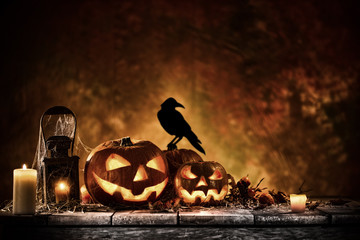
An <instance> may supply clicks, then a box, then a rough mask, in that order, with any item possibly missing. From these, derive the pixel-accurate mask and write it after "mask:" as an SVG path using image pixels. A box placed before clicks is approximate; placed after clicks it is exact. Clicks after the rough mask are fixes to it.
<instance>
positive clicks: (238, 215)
mask: <svg viewBox="0 0 360 240" xmlns="http://www.w3.org/2000/svg"><path fill="white" fill-rule="evenodd" d="M179 224H180V225H253V224H254V216H253V215H252V214H251V213H250V211H249V210H245V209H211V210H207V209H201V210H192V211H184V210H182V211H180V212H179Z"/></svg>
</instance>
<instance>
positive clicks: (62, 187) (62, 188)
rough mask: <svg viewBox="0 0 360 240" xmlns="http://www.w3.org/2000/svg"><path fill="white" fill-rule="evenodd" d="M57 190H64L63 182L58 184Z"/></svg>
mask: <svg viewBox="0 0 360 240" xmlns="http://www.w3.org/2000/svg"><path fill="white" fill-rule="evenodd" d="M59 188H60V189H61V190H64V189H65V183H63V182H61V183H59Z"/></svg>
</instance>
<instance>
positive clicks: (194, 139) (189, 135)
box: [185, 130, 205, 154]
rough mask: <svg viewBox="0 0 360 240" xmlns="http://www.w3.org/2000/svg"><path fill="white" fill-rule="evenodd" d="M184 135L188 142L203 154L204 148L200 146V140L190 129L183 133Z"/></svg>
mask: <svg viewBox="0 0 360 240" xmlns="http://www.w3.org/2000/svg"><path fill="white" fill-rule="evenodd" d="M185 137H186V138H187V139H188V140H189V142H190V143H191V144H192V145H193V146H194V147H195V148H196V149H197V150H198V151H199V152H202V153H203V154H205V150H204V149H203V148H202V147H201V145H200V143H201V141H200V140H199V139H198V137H197V136H196V135H195V133H194V132H192V131H191V130H190V131H189V132H188V133H187V134H186V135H185Z"/></svg>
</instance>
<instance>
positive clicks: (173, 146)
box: [167, 136, 178, 151]
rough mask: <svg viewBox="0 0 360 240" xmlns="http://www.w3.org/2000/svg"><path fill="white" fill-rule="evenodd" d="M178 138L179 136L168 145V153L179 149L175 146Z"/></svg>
mask: <svg viewBox="0 0 360 240" xmlns="http://www.w3.org/2000/svg"><path fill="white" fill-rule="evenodd" d="M176 138H178V137H177V136H175V137H174V139H173V140H171V142H170V143H169V144H168V145H167V148H168V151H171V150H175V149H177V146H176V144H174V142H175V140H176Z"/></svg>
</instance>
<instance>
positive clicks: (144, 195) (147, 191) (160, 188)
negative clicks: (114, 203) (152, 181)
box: [93, 173, 168, 202]
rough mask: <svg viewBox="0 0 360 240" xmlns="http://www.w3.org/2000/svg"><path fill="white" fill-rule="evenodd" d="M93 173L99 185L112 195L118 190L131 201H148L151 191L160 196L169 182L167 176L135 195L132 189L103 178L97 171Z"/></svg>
mask: <svg viewBox="0 0 360 240" xmlns="http://www.w3.org/2000/svg"><path fill="white" fill-rule="evenodd" d="M93 175H94V178H95V180H96V182H97V184H99V186H100V187H101V188H102V189H103V190H104V191H105V192H106V193H108V194H110V195H114V193H115V192H116V191H117V192H120V193H121V195H122V197H123V199H124V200H125V201H131V202H142V201H146V200H147V199H148V198H149V196H150V195H151V193H153V192H156V197H158V196H159V195H160V194H161V192H162V191H163V190H164V188H165V186H166V184H167V182H168V178H166V179H165V180H164V181H162V182H161V183H159V184H156V185H155V186H151V187H147V188H145V189H144V191H143V192H142V193H141V194H139V195H134V194H133V193H132V192H131V190H130V189H126V188H124V187H120V186H118V185H116V184H114V183H111V182H108V181H106V180H104V179H101V178H100V177H99V176H98V175H96V173H93Z"/></svg>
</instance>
